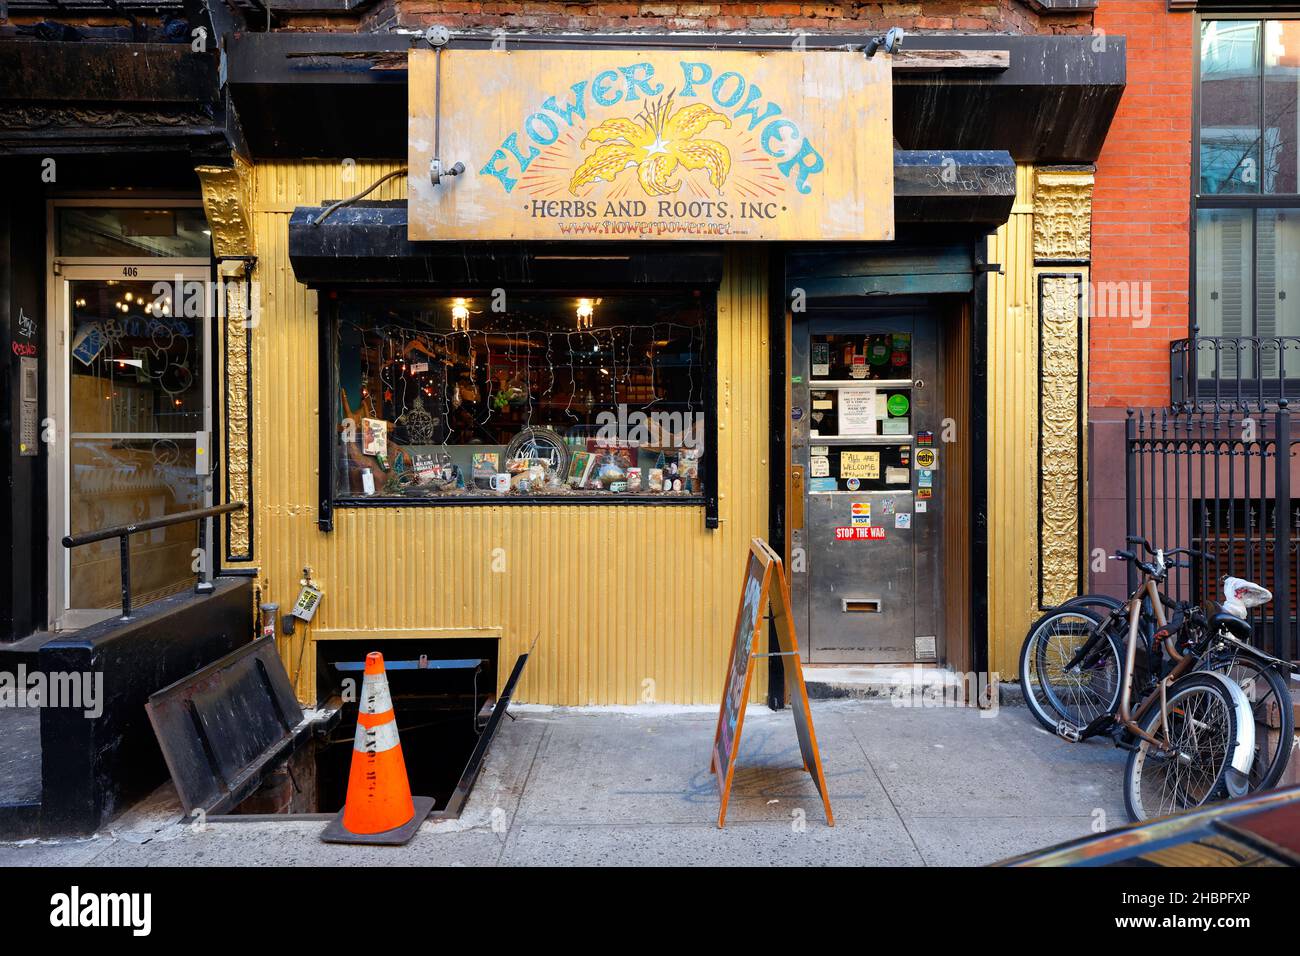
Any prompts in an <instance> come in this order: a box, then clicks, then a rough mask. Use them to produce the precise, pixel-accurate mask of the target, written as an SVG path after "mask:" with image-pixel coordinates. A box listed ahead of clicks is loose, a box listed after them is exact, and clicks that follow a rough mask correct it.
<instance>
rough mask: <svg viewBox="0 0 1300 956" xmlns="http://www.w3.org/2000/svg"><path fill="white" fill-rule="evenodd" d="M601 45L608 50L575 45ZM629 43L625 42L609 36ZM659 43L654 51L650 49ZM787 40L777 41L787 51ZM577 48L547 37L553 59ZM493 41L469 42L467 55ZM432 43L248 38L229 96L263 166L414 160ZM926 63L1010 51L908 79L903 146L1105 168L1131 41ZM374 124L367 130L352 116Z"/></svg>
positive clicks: (944, 39) (904, 78)
mask: <svg viewBox="0 0 1300 956" xmlns="http://www.w3.org/2000/svg"><path fill="white" fill-rule="evenodd" d="M573 39H575V40H576V41H580V42H583V43H590V42H592V41H593V40H595V41H599V40H600V39H601V37H599V36H593V35H584V36H582V37H580V38H573ZM607 39H609V40H610V42H627V41H628V39H629V37H628V36H627V35H609V36H608V37H607ZM643 39H645V40H646V41H650V40H652V39H653V38H649V37H646V38H643ZM658 39H661V40H671V41H672V42H673V43H677V44H680V45H682V46H683V47H689V46H691V45H699V46H709V47H715V48H733V49H745V48H746V47H747V46H750V45H769V46H770V45H771V43H772V42H773V37H771V36H760V35H752V34H751V35H741V34H736V35H728V34H711V35H692V34H678V35H673V36H671V37H660V38H658ZM778 39H779V38H778ZM787 39H792V38H787ZM801 39H803V40H804V41H805V42H806V43H807V44H808V46H809V48H810V49H814V48H817V47H821V46H824V47H828V48H829V47H838V48H842V47H843V46H844V45H845V44H855V45H858V46H861V45H862V44H863V43H866V42H867V41H869V40H870V39H872V36H871V35H868V34H862V35H853V34H806V35H803V36H801ZM564 40H565V37H564V36H563V35H562V34H556V35H554V36H550V37H548V38H547V42H548V46H547V48H548V49H552V48H560V47H562V46H563V44H564ZM492 42H493V37H491V36H488V35H483V36H477V37H476V36H457V38H456V45H457V47H465V48H475V47H485V46H488V45H489V44H491V43H492ZM421 43H423V41H422V40H421V39H420V37H419V35H418V34H401V33H361V34H353V33H347V34H344V33H302V32H293V31H278V30H277V31H275V32H272V33H257V32H251V33H239V34H236V35H233V36H232V37H230V38H229V39H228V41H227V46H226V51H227V54H228V61H227V75H228V79H229V88H230V93H231V96H232V97H233V99H234V102H235V105H236V106H237V108H238V113H239V121H240V126H241V129H242V131H243V134H244V136H245V139H246V140H247V144H248V148H249V150H250V151H251V153H252V155H253V156H254V157H255V158H257V159H262V158H270V157H285V158H293V157H303V156H316V157H320V156H353V157H357V158H361V157H365V158H367V159H384V158H387V159H398V158H403V157H405V156H406V154H407V148H406V147H407V142H406V139H407V132H408V130H407V115H406V109H407V70H406V55H407V51H408V50H409V49H410V48H412V47H415V46H418V45H420V44H421ZM906 48H907V49H908V50H911V51H919V50H923V49H924V50H998V51H1001V50H1006V51H1007V52H1008V54H1009V65H1008V67H1007V69H1005V70H960V69H957V70H947V71H937V72H932V73H909V72H907V71H901V70H900V71H898V72H896V74H895V77H894V137H895V140H896V142H897V145H898V146H900V147H902V148H904V149H927V148H929V147H932V146H934V145H936V144H943V145H946V146H949V147H952V148H954V149H962V150H988V149H996V150H1006V151H1007V152H1008V153H1010V154H1011V155H1012V156H1013V157H1014V158H1015V159H1016V161H1018V162H1022V163H1034V164H1037V165H1044V164H1053V165H1072V164H1079V163H1093V162H1096V160H1097V156H1098V154H1099V153H1100V152H1101V146H1102V142H1103V141H1104V140H1105V138H1106V131H1107V130H1108V129H1109V128H1110V124H1111V120H1112V119H1113V118H1114V116H1115V111H1116V109H1118V107H1119V101H1120V96H1121V95H1122V94H1123V92H1124V83H1125V56H1126V53H1125V40H1124V37H1123V36H1122V35H1107V36H1105V37H1104V38H1102V37H1094V36H1091V35H1089V34H1052V35H1049V34H1026V35H1010V34H1005V33H949V34H925V35H924V36H921V35H918V36H914V37H908V38H907V41H906ZM358 116H363V117H365V122H356V121H353V120H350V119H347V118H349V117H358Z"/></svg>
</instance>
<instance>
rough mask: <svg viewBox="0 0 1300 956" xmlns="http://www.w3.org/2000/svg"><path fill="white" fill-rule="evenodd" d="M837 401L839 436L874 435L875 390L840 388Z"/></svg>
mask: <svg viewBox="0 0 1300 956" xmlns="http://www.w3.org/2000/svg"><path fill="white" fill-rule="evenodd" d="M839 399H840V401H839V425H840V431H839V433H840V434H841V435H874V434H876V418H877V416H876V390H875V389H874V388H842V389H840V395H839Z"/></svg>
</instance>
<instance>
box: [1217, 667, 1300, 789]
mask: <svg viewBox="0 0 1300 956" xmlns="http://www.w3.org/2000/svg"><path fill="white" fill-rule="evenodd" d="M1202 669H1203V670H1212V671H1218V672H1219V673H1220V674H1222V675H1224V676H1225V677H1227V678H1228V680H1230V681H1232V682H1233V683H1234V684H1236V685H1237V686H1238V687H1240V688H1241V689H1242V692H1243V693H1245V695H1246V700H1248V701H1250V709H1251V712H1252V713H1254V715H1255V762H1254V763H1252V764H1251V765H1250V791H1251V793H1254V792H1255V791H1256V790H1268V789H1269V788H1270V787H1275V786H1277V782H1278V780H1280V779H1281V778H1282V774H1283V773H1284V772H1285V771H1286V766H1287V763H1288V762H1289V761H1290V759H1291V745H1292V740H1293V739H1294V736H1295V712H1294V710H1293V708H1292V705H1291V689H1290V688H1289V687H1288V686H1287V680H1286V678H1285V677H1283V676H1282V675H1281V674H1280V673H1278V671H1277V669H1276V668H1275V667H1269V666H1268V665H1267V664H1265V663H1264V662H1263V661H1261V660H1259V659H1258V658H1256V657H1253V656H1251V655H1250V654H1249V653H1243V652H1241V651H1234V650H1232V649H1229V650H1227V651H1221V652H1218V653H1214V654H1211V655H1210V656H1209V657H1208V658H1207V659H1206V661H1205V663H1204V664H1203V666H1202Z"/></svg>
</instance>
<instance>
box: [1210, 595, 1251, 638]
mask: <svg viewBox="0 0 1300 956" xmlns="http://www.w3.org/2000/svg"><path fill="white" fill-rule="evenodd" d="M1210 608H1211V611H1212V613H1211V614H1210V626H1211V627H1212V628H1214V630H1215V632H1216V633H1217V632H1218V631H1219V630H1225V631H1227V632H1228V633H1229V634H1231V635H1232V636H1233V637H1235V638H1237V639H1238V640H1240V641H1246V642H1247V643H1249V642H1250V633H1251V632H1250V622H1249V621H1243V620H1242V619H1241V618H1239V617H1237V615H1235V614H1233V613H1232V612H1231V611H1225V610H1224V609H1223V605H1222V604H1219V603H1217V602H1214V603H1212V604H1211V605H1210Z"/></svg>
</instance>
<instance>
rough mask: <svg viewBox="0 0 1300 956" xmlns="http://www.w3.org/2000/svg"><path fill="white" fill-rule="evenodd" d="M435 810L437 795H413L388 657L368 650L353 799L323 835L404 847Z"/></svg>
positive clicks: (354, 756)
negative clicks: (395, 711)
mask: <svg viewBox="0 0 1300 956" xmlns="http://www.w3.org/2000/svg"><path fill="white" fill-rule="evenodd" d="M432 810H433V798H432V797H414V798H413V797H412V796H411V784H410V781H409V780H408V779H407V776H406V761H405V760H404V759H403V758H402V742H401V740H399V739H398V736H397V718H396V716H395V715H394V714H393V698H392V696H391V695H390V694H389V693H388V678H387V677H386V676H385V674H384V655H383V654H380V653H379V652H378V651H375V652H373V653H370V654H367V655H366V673H365V678H364V679H363V680H362V682H361V704H360V707H359V709H358V712H357V734H356V738H355V739H354V741H353V744H352V771H351V773H350V774H349V776H348V795H347V800H346V801H345V802H344V804H343V809H342V810H340V811H339V815H338V816H336V817H335V818H334V819H333V820H331V821H330V823H329V825H328V826H326V827H325V830H324V831H323V832H322V833H321V839H322V840H324V841H325V842H326V843H378V844H387V845H394V846H396V845H400V844H403V843H407V842H409V841H410V839H411V837H413V836H415V831H416V830H418V829H419V828H420V824H421V823H423V822H424V818H425V817H427V816H428V815H429V813H430V812H431V811H432Z"/></svg>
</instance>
